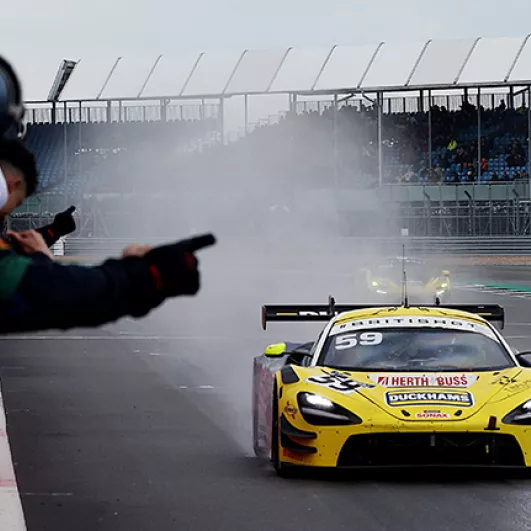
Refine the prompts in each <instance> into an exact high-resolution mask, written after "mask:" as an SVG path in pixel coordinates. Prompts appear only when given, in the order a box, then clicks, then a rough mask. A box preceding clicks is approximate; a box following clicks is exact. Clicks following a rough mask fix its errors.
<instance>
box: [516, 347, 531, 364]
mask: <svg viewBox="0 0 531 531" xmlns="http://www.w3.org/2000/svg"><path fill="white" fill-rule="evenodd" d="M516 359H517V360H518V363H519V364H520V365H521V366H522V367H531V352H529V351H527V352H519V353H518V354H517V355H516Z"/></svg>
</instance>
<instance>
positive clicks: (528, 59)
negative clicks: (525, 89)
mask: <svg viewBox="0 0 531 531" xmlns="http://www.w3.org/2000/svg"><path fill="white" fill-rule="evenodd" d="M509 81H511V82H516V81H531V38H528V39H527V41H526V43H525V46H524V49H523V50H522V53H521V54H520V57H519V58H518V60H517V61H516V64H515V65H514V68H513V71H512V72H511V75H510V76H509Z"/></svg>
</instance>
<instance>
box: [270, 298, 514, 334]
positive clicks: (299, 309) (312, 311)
mask: <svg viewBox="0 0 531 531" xmlns="http://www.w3.org/2000/svg"><path fill="white" fill-rule="evenodd" d="M415 307H418V308H420V309H422V308H437V309H438V310H440V311H442V312H444V310H445V309H447V310H459V311H462V312H467V313H472V314H476V315H478V316H480V317H482V318H483V319H485V320H486V321H493V322H499V323H501V328H502V329H503V328H504V326H505V311H504V309H503V307H502V306H499V305H498V304H486V305H477V304H449V305H444V306H438V305H437V304H423V305H419V306H415ZM371 308H396V309H397V310H398V308H399V307H396V306H390V305H385V304H335V300H334V299H333V297H330V302H329V304H328V305H324V304H276V305H272V304H266V305H264V306H262V314H261V317H262V328H263V329H264V330H265V329H266V327H267V322H268V321H288V322H290V321H291V322H296V321H300V322H303V321H329V320H330V319H332V317H334V316H335V315H337V314H340V313H343V312H351V311H354V310H368V309H371Z"/></svg>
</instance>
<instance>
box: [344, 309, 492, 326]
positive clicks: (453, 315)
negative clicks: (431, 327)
mask: <svg viewBox="0 0 531 531" xmlns="http://www.w3.org/2000/svg"><path fill="white" fill-rule="evenodd" d="M490 315H491V312H488V313H487V312H486V313H485V316H488V317H490ZM386 317H438V318H441V319H464V320H466V321H474V322H478V323H483V322H485V321H484V319H483V317H482V315H481V313H475V312H474V313H471V312H469V311H463V310H459V309H455V308H445V307H440V306H438V307H420V306H419V307H416V306H414V307H410V308H405V307H398V308H390V307H382V308H363V309H360V310H352V311H347V312H343V313H340V314H339V315H337V316H336V317H335V319H334V322H335V323H340V322H344V321H352V320H354V319H356V320H363V319H375V318H386Z"/></svg>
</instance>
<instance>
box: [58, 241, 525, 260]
mask: <svg viewBox="0 0 531 531" xmlns="http://www.w3.org/2000/svg"><path fill="white" fill-rule="evenodd" d="M134 241H135V240H133V239H118V238H116V239H114V238H108V239H96V238H65V241H64V243H65V245H64V255H65V256H87V257H89V256H90V257H107V256H119V255H120V253H121V251H122V249H124V248H125V247H127V246H128V245H130V244H131V243H134ZM167 241H168V240H166V239H160V238H157V239H152V240H150V241H149V242H148V243H150V244H153V245H156V244H162V243H167ZM404 244H405V246H406V254H409V255H433V254H436V255H439V254H440V255H460V256H531V237H528V236H522V237H476V236H474V237H458V238H445V237H396V238H362V237H360V238H356V237H352V238H330V239H324V238H322V237H318V238H316V239H315V240H312V239H305V240H300V239H299V240H280V239H278V240H275V239H264V240H258V239H256V240H245V239H242V240H229V241H223V240H221V241H220V243H219V246H218V247H217V249H219V250H220V251H222V250H226V251H227V252H234V251H246V250H252V251H253V252H254V253H256V254H257V255H260V254H262V253H264V254H267V255H268V256H270V255H271V253H278V256H279V257H281V256H282V253H290V254H293V253H295V254H299V255H301V257H302V256H303V255H306V254H308V255H315V256H317V255H318V256H319V258H323V256H326V257H327V258H333V256H331V254H332V253H333V255H334V256H337V255H342V254H345V253H348V254H352V253H353V252H355V253H356V254H360V255H361V254H370V253H371V252H385V254H392V253H395V254H397V255H400V254H401V253H402V245H404Z"/></svg>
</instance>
